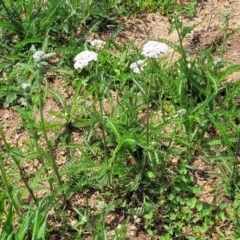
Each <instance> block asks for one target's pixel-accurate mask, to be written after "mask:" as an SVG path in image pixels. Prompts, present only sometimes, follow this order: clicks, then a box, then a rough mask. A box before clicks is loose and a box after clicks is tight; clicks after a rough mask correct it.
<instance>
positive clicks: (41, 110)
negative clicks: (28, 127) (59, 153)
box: [38, 70, 62, 185]
mask: <svg viewBox="0 0 240 240" xmlns="http://www.w3.org/2000/svg"><path fill="white" fill-rule="evenodd" d="M38 91H39V94H40V96H39V112H40V121H41V125H42V131H43V137H44V139H45V142H46V144H47V149H48V153H49V157H50V160H51V163H52V168H53V171H54V173H55V175H56V177H57V180H58V184H59V185H62V180H61V177H60V174H59V172H58V167H57V164H56V161H55V157H54V154H53V152H52V148H51V143H50V141H49V139H48V136H47V131H46V127H45V119H44V115H43V106H44V104H43V93H42V87H41V71H40V70H39V77H38Z"/></svg>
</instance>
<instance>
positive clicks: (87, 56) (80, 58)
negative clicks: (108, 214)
mask: <svg viewBox="0 0 240 240" xmlns="http://www.w3.org/2000/svg"><path fill="white" fill-rule="evenodd" d="M97 59H98V54H97V53H96V52H94V51H89V50H86V51H83V52H81V53H79V54H78V55H77V56H76V57H75V58H74V62H75V63H74V68H75V69H83V68H84V67H87V66H88V64H89V63H90V62H92V61H97ZM95 73H96V76H95V77H94V79H99V76H98V75H99V74H98V64H97V66H96V72H95ZM94 84H95V91H96V95H95V96H96V97H97V100H98V102H99V106H100V119H101V120H100V126H101V130H102V133H103V143H104V157H105V160H106V161H107V164H108V151H107V140H106V130H105V127H104V113H103V97H102V96H103V93H102V92H101V89H103V88H102V87H101V84H104V81H100V82H99V81H94ZM110 181H111V180H110V175H108V183H110Z"/></svg>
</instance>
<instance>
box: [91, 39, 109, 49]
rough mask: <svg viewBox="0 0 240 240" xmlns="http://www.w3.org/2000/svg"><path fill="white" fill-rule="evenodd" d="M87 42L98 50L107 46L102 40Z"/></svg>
mask: <svg viewBox="0 0 240 240" xmlns="http://www.w3.org/2000/svg"><path fill="white" fill-rule="evenodd" d="M87 42H89V43H90V44H91V46H93V47H96V49H98V50H99V49H102V48H103V47H104V45H105V44H106V42H104V41H102V40H100V39H93V40H88V41H87Z"/></svg>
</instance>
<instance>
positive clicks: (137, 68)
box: [130, 60, 147, 74]
mask: <svg viewBox="0 0 240 240" xmlns="http://www.w3.org/2000/svg"><path fill="white" fill-rule="evenodd" d="M146 65H147V63H146V61H144V60H138V61H136V62H134V63H132V64H131V65H130V68H131V69H132V71H133V72H134V73H138V74H139V73H140V72H141V71H142V70H143V68H144V67H145V66H146Z"/></svg>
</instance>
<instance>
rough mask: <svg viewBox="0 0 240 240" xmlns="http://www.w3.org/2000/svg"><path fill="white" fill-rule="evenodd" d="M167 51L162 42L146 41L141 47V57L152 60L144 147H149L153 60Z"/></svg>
mask: <svg viewBox="0 0 240 240" xmlns="http://www.w3.org/2000/svg"><path fill="white" fill-rule="evenodd" d="M167 51H168V46H167V45H166V44H165V43H162V42H157V41H148V42H147V43H145V44H144V45H143V49H142V55H143V56H145V57H147V58H151V59H152V73H151V77H150V80H149V82H148V86H147V96H146V102H147V111H146V118H147V127H146V128H147V129H146V131H147V133H146V145H147V147H148V146H149V124H150V123H149V115H150V114H149V106H150V102H149V99H150V90H151V84H152V82H153V65H154V62H153V60H155V59H157V58H159V57H160V55H161V54H164V53H166V52H167Z"/></svg>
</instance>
